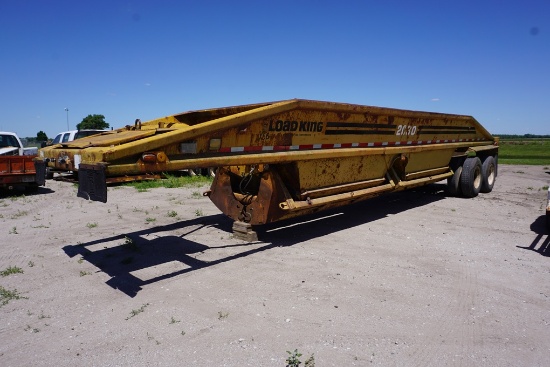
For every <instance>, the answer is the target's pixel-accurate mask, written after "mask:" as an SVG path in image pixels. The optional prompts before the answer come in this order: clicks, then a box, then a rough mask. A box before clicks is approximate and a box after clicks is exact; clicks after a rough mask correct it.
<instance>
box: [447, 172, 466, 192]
mask: <svg viewBox="0 0 550 367" xmlns="http://www.w3.org/2000/svg"><path fill="white" fill-rule="evenodd" d="M461 174H462V166H458V167H457V168H456V169H455V170H454V174H453V176H452V177H449V178H448V179H447V191H448V192H449V194H450V195H452V196H460V194H461V192H460V175H461Z"/></svg>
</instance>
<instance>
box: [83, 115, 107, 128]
mask: <svg viewBox="0 0 550 367" xmlns="http://www.w3.org/2000/svg"><path fill="white" fill-rule="evenodd" d="M76 128H77V129H78V130H84V129H108V128H109V124H108V123H106V122H105V116H103V115H88V116H86V117H84V118H83V119H82V122H81V123H80V124H77V125H76Z"/></svg>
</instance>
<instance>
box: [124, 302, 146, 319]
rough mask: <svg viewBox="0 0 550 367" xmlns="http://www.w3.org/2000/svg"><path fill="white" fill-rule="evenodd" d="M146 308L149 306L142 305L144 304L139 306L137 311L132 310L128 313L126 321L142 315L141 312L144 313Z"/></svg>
mask: <svg viewBox="0 0 550 367" xmlns="http://www.w3.org/2000/svg"><path fill="white" fill-rule="evenodd" d="M147 306H149V303H144V304H143V305H141V307H140V308H138V309H137V310H132V311H131V312H130V316H128V317H127V318H126V320H130V319H131V318H132V317H134V316H137V315H139V314H140V313H142V312H143V311H145V308H147Z"/></svg>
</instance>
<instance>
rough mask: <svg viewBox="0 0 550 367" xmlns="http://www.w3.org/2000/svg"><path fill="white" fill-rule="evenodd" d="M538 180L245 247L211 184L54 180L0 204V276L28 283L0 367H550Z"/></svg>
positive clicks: (391, 198) (425, 194)
mask: <svg viewBox="0 0 550 367" xmlns="http://www.w3.org/2000/svg"><path fill="white" fill-rule="evenodd" d="M549 183H550V169H549V168H548V167H541V166H531V167H530V166H506V165H501V166H499V176H498V178H497V181H496V185H495V188H494V190H493V192H492V193H490V194H481V195H479V196H478V197H476V198H474V199H461V198H453V197H449V196H447V195H446V194H445V192H444V191H443V190H444V185H443V183H440V184H435V185H431V186H428V187H425V188H421V189H417V190H414V191H408V192H402V193H396V194H390V195H387V196H382V197H379V198H376V199H372V200H369V201H366V202H364V203H361V204H358V205H355V206H350V207H346V208H343V209H340V210H334V211H330V212H324V213H322V214H319V215H315V216H309V217H305V218H302V219H300V220H292V221H288V222H284V223H281V224H279V225H277V226H270V227H266V228H265V229H264V230H263V231H262V232H260V241H258V242H254V243H246V242H244V241H240V240H237V239H235V238H233V236H232V233H231V225H232V223H231V221H230V220H229V219H227V218H225V217H224V216H223V215H222V214H221V213H220V212H219V211H218V210H217V209H216V207H215V206H214V205H213V204H212V203H211V202H210V201H209V200H208V199H207V198H204V197H202V196H201V195H200V193H202V191H203V190H204V189H205V188H196V187H195V188H186V189H154V190H151V191H149V192H137V191H136V190H135V189H134V188H131V187H118V188H110V189H109V201H108V203H107V204H103V203H98V202H89V201H85V200H83V199H79V198H77V197H76V188H75V186H74V185H72V184H69V183H64V182H56V181H48V182H47V186H46V187H45V188H41V189H40V191H39V192H38V193H37V194H33V195H26V196H24V197H6V196H3V197H2V198H0V208H1V211H0V213H1V216H0V241H1V242H0V270H6V269H8V268H9V267H18V268H21V269H22V271H23V272H22V273H15V274H10V275H7V276H2V277H0V286H1V287H2V289H4V291H11V292H12V293H11V295H12V296H11V297H8V298H4V301H5V302H6V301H9V302H8V303H6V304H4V305H2V306H1V307H0V341H1V342H0V365H1V366H4V367H8V366H54V365H57V366H176V365H177V366H285V359H286V358H287V357H288V354H287V351H294V350H296V349H297V350H298V352H300V353H302V354H303V355H302V357H300V359H301V361H302V364H301V366H303V365H304V362H305V360H306V359H308V358H310V357H311V356H312V355H313V361H314V365H315V366H317V367H320V366H370V365H380V366H514V367H518V366H530V367H531V366H548V365H549V361H550V256H549V255H550V238H549V236H548V231H547V230H546V228H545V225H544V209H545V205H546V196H547V195H546V191H545V190H544V189H543V187H544V186H547V185H549ZM15 292H16V293H15ZM17 296H19V297H20V298H19V299H17ZM310 366H311V364H310Z"/></svg>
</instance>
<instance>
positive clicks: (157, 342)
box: [147, 333, 160, 345]
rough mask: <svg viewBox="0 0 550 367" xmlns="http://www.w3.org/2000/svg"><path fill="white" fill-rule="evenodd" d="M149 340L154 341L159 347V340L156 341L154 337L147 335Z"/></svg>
mask: <svg viewBox="0 0 550 367" xmlns="http://www.w3.org/2000/svg"><path fill="white" fill-rule="evenodd" d="M147 340H153V341H154V342H155V343H156V344H157V345H159V344H160V342H159V341H158V340H157V339H155V337H154V336H151V335H149V333H147Z"/></svg>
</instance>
